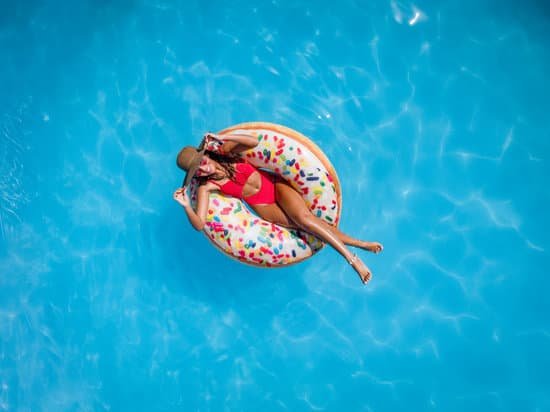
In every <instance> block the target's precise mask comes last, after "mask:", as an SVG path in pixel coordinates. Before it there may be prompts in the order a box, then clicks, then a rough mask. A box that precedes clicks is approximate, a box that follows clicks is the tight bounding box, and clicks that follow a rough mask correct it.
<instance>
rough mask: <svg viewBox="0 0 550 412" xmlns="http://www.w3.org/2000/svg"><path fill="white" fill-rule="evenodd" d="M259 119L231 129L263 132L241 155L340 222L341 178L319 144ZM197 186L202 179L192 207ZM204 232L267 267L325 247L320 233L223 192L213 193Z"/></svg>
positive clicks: (193, 187)
mask: <svg viewBox="0 0 550 412" xmlns="http://www.w3.org/2000/svg"><path fill="white" fill-rule="evenodd" d="M256 124H257V123H256ZM260 125H262V127H259V128H254V129H251V128H243V129H232V130H231V133H248V134H251V133H253V134H254V135H256V136H257V138H258V145H257V146H256V147H255V148H253V149H250V150H248V151H246V152H243V154H242V156H243V157H244V158H245V159H246V160H247V161H248V162H249V163H251V164H253V165H254V166H256V167H258V168H263V169H267V170H271V171H272V172H274V173H276V174H278V175H279V176H281V177H283V178H284V179H285V180H286V181H287V182H288V183H289V184H291V185H292V187H294V188H295V189H296V190H297V191H298V192H299V193H301V195H302V197H303V198H304V200H305V202H306V204H307V206H308V207H309V209H310V210H311V212H312V213H313V214H314V215H315V216H317V217H319V218H321V219H323V220H325V221H326V222H328V223H330V224H332V225H337V224H338V220H339V217H340V210H339V207H338V205H339V204H340V203H339V201H338V200H339V199H338V196H339V188H337V187H336V185H335V182H337V181H338V179H337V177H336V176H334V177H333V176H331V175H330V173H329V172H328V169H327V166H326V165H325V164H324V163H323V162H322V160H321V159H319V158H318V157H317V156H316V155H315V154H314V151H315V147H316V146H315V145H314V144H313V143H311V142H309V141H308V140H307V139H305V138H303V137H302V138H301V140H302V141H298V140H296V139H295V138H294V137H292V134H296V135H297V134H298V133H297V132H294V131H291V130H290V129H287V130H289V133H281V129H280V128H277V127H273V128H271V127H270V125H269V124H266V123H263V124H262V123H260ZM304 142H305V143H304ZM308 142H309V147H308ZM317 150H318V149H317ZM337 189H338V190H337ZM196 190H197V182H196V181H195V180H193V182H192V183H191V187H190V191H191V202H192V204H193V207H196ZM205 234H206V235H207V236H208V238H209V239H210V241H211V242H212V243H213V244H214V245H215V246H216V247H218V248H219V249H220V250H221V251H222V252H224V253H226V254H228V255H229V256H231V257H233V258H236V259H238V260H239V261H241V262H244V263H249V264H253V265H258V266H263V267H277V266H282V265H287V264H291V263H296V262H299V261H301V260H304V259H306V258H308V257H310V256H312V255H313V254H314V253H315V252H317V251H318V250H319V249H321V248H322V247H323V242H321V241H320V240H319V239H317V238H316V237H314V236H312V235H310V234H308V233H304V232H301V231H294V230H288V229H286V228H284V227H281V226H278V225H275V224H273V223H271V222H267V221H265V220H263V219H261V218H259V217H258V216H256V215H255V214H253V213H252V212H251V211H250V210H249V209H248V207H247V206H246V205H245V203H244V202H243V201H242V200H240V199H237V198H234V197H231V196H226V195H223V194H220V193H212V194H211V195H210V199H209V205H208V213H207V218H206V227H205Z"/></svg>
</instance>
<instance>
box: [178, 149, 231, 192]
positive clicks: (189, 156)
mask: <svg viewBox="0 0 550 412" xmlns="http://www.w3.org/2000/svg"><path fill="white" fill-rule="evenodd" d="M240 161H241V160H240V158H239V157H238V156H236V155H220V154H218V153H215V152H210V151H208V150H204V149H202V150H199V149H196V148H195V147H192V146H186V147H184V148H183V149H181V150H180V152H179V153H178V156H177V158H176V163H177V165H178V167H179V168H180V169H182V170H184V171H186V172H187V175H186V176H185V181H184V184H183V185H184V186H187V185H188V184H189V183H190V182H191V179H193V177H194V176H195V177H197V178H198V180H199V182H200V183H202V182H204V181H206V180H208V179H209V178H213V179H214V180H219V179H223V178H224V177H228V178H230V179H232V178H233V176H234V174H235V168H234V167H233V164H234V163H235V162H240ZM218 166H219V167H218ZM220 171H221V172H222V174H221V175H220V173H219V172H220ZM224 175H225V176H224Z"/></svg>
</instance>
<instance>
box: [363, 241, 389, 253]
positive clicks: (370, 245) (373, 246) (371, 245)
mask: <svg viewBox="0 0 550 412" xmlns="http://www.w3.org/2000/svg"><path fill="white" fill-rule="evenodd" d="M360 248H361V249H364V250H368V251H369V252H372V253H380V252H382V250H384V246H382V243H378V242H362V244H361V246H360Z"/></svg>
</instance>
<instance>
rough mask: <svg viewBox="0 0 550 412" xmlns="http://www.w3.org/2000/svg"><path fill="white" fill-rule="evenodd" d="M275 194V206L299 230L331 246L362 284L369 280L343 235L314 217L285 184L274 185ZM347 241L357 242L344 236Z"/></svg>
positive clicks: (369, 273) (300, 198) (294, 191)
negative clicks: (277, 206)
mask: <svg viewBox="0 0 550 412" xmlns="http://www.w3.org/2000/svg"><path fill="white" fill-rule="evenodd" d="M275 192H276V195H277V204H278V205H279V206H280V207H281V209H282V210H283V211H284V212H285V214H286V216H287V217H288V218H289V219H290V220H291V221H292V222H293V223H294V224H295V225H296V226H298V227H299V228H300V229H302V230H305V231H306V232H309V233H311V234H313V235H315V236H317V237H318V238H320V239H321V240H323V241H324V242H326V243H328V244H329V245H331V246H332V247H333V248H334V249H335V250H336V251H337V252H338V253H340V254H341V255H342V256H343V257H344V258H345V259H346V260H347V261H348V262H349V263H350V264H351V265H352V267H353V268H354V269H355V271H356V272H357V274H358V275H359V276H360V278H361V280H362V281H363V283H366V282H368V281H369V280H370V278H371V272H370V269H369V268H368V267H367V266H366V265H365V264H364V263H363V262H362V261H361V259H359V258H358V257H357V256H356V255H354V254H353V253H351V252H350V251H349V249H347V248H346V246H345V244H344V242H343V241H342V240H341V239H340V237H339V234H340V235H343V234H342V233H341V232H339V231H338V230H335V228H334V227H332V226H330V225H328V224H324V222H323V221H322V220H321V219H319V218H318V217H316V216H314V215H313V214H312V213H311V212H310V210H309V209H308V207H307V205H306V204H305V202H304V199H302V196H300V194H299V193H298V192H297V191H296V190H294V189H293V188H292V187H291V186H289V185H287V184H286V183H276V184H275ZM346 237H347V238H348V240H350V241H357V239H353V238H350V237H348V236H347V235H346ZM359 242H360V241H359Z"/></svg>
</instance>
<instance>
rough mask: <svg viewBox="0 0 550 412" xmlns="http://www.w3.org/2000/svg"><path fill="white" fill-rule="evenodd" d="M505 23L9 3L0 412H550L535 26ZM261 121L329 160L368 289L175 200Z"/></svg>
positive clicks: (471, 10)
mask: <svg viewBox="0 0 550 412" xmlns="http://www.w3.org/2000/svg"><path fill="white" fill-rule="evenodd" d="M517 7H518V6H517V5H515V4H513V3H512V2H507V3H505V4H503V3H496V2H493V1H487V2H473V1H466V2H461V1H456V0H454V1H447V2H443V3H442V2H435V1H423V2H419V3H418V4H416V3H411V2H408V1H400V2H398V1H380V2H366V1H359V0H356V1H352V0H346V1H343V2H338V3H336V4H335V3H332V2H283V1H275V0H274V1H262V2H256V3H255V4H254V6H252V7H251V6H250V4H249V3H247V2H242V1H239V2H236V3H235V4H234V5H229V4H227V3H226V2H221V1H210V2H202V1H191V2H184V1H180V2H163V1H159V0H152V1H143V0H142V1H137V0H136V1H130V0H126V1H108V0H103V1H99V0H98V1H89V2H86V3H85V4H83V5H80V6H78V7H77V6H75V5H73V3H72V2H61V3H57V4H46V3H45V2H41V1H30V2H26V4H25V5H15V4H12V5H9V6H5V10H4V11H3V14H2V15H1V16H0V47H1V50H2V55H3V64H2V65H1V66H0V89H1V90H2V94H1V97H0V105H1V108H2V111H1V116H2V117H1V123H0V125H1V130H2V133H1V135H0V160H1V162H0V168H1V169H0V172H1V173H0V192H1V197H0V202H1V203H0V233H1V236H0V410H10V411H11V410H20V411H31V410H32V411H89V410H93V411H103V410H105V411H122V410H124V411H126V410H136V411H140V410H143V411H165V410H166V411H170V410H200V411H205V410H213V411H217V410H231V411H232V410H245V411H250V410H259V409H260V408H262V409H264V410H327V411H359V410H365V411H386V410H389V411H394V410H415V411H416V410H443V411H454V410H456V411H463V410H465V409H468V410H471V411H474V410H475V411H478V410H479V411H488V410H509V411H519V410H525V411H544V410H549V409H550V397H549V395H548V393H550V391H549V389H550V388H549V387H550V375H549V374H548V372H547V371H548V370H549V369H550V351H549V350H548V347H549V343H550V325H549V319H548V313H550V304H549V300H548V299H547V291H548V287H549V283H550V282H549V281H548V279H547V276H546V272H547V270H548V268H549V258H548V249H549V247H550V235H549V234H548V228H549V227H550V225H549V224H548V223H549V217H548V212H547V210H548V205H549V197H550V192H549V190H548V184H547V182H546V176H548V175H549V174H550V173H549V172H550V168H549V166H548V155H549V153H550V147H549V143H548V141H549V137H550V126H549V124H548V121H547V120H546V119H547V113H548V111H549V109H550V103H549V100H548V97H547V96H548V95H549V91H550V90H549V89H550V88H549V84H548V81H547V79H546V74H547V73H548V72H550V53H549V51H548V50H549V47H548V46H549V44H548V43H549V41H548V39H549V38H550V37H549V29H548V27H549V26H548V20H549V16H550V14H549V12H548V8H547V7H546V6H545V5H544V4H543V2H538V1H534V0H533V1H527V2H523V3H522V8H521V10H518V9H517ZM255 120H258V121H269V122H275V123H280V124H284V125H286V126H289V127H292V128H294V129H296V130H299V131H301V132H302V133H304V134H305V135H307V136H310V137H311V138H312V139H313V140H314V141H315V142H317V144H318V145H319V146H320V147H321V148H322V149H323V150H324V151H325V153H326V154H327V155H328V156H329V158H330V159H331V161H332V163H333V164H334V166H335V168H336V170H337V171H338V174H339V177H340V181H341V184H342V191H343V212H342V222H341V228H342V229H344V230H345V231H347V232H350V233H352V234H354V235H356V236H359V237H363V238H366V239H371V240H378V241H381V242H382V243H384V246H385V250H384V252H383V253H382V254H381V255H379V256H369V255H367V254H366V253H361V256H363V257H364V258H365V260H366V263H367V264H368V265H369V266H370V267H371V268H372V269H373V272H374V276H373V280H372V281H371V283H370V284H369V285H368V286H366V287H364V286H362V285H361V283H360V282H359V280H358V278H357V276H356V275H355V273H354V272H353V271H352V270H351V268H350V267H349V266H348V265H347V264H346V263H345V262H344V261H343V260H342V259H341V258H340V257H339V256H338V255H337V254H336V253H335V252H334V251H332V250H329V249H328V248H325V249H324V250H323V251H322V252H320V253H319V254H318V255H316V256H315V257H314V258H312V259H310V260H308V261H307V262H305V263H302V264H300V265H297V266H291V267H288V268H284V269H277V270H261V269H257V268H253V267H248V266H244V265H241V264H239V263H237V262H234V261H232V260H230V259H228V258H227V257H225V256H224V255H222V254H220V253H219V252H218V251H216V250H215V249H214V248H212V247H211V246H210V244H209V243H208V241H207V240H206V238H205V237H204V236H202V235H201V234H200V233H197V232H195V231H193V230H192V228H191V227H190V225H189V224H188V223H187V221H186V219H185V216H184V214H183V211H182V210H181V208H180V207H179V206H178V205H177V204H176V203H175V202H173V201H172V199H171V196H172V191H173V190H174V189H175V188H176V187H177V186H178V185H179V184H180V182H181V179H182V174H181V173H180V172H179V171H178V170H177V168H176V167H175V155H176V153H177V151H178V150H179V149H180V147H181V146H183V145H186V144H194V143H196V142H198V140H199V139H200V136H202V133H203V132H205V131H208V130H213V131H215V130H219V129H222V128H224V127H227V126H229V125H231V124H235V123H239V122H245V121H255Z"/></svg>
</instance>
